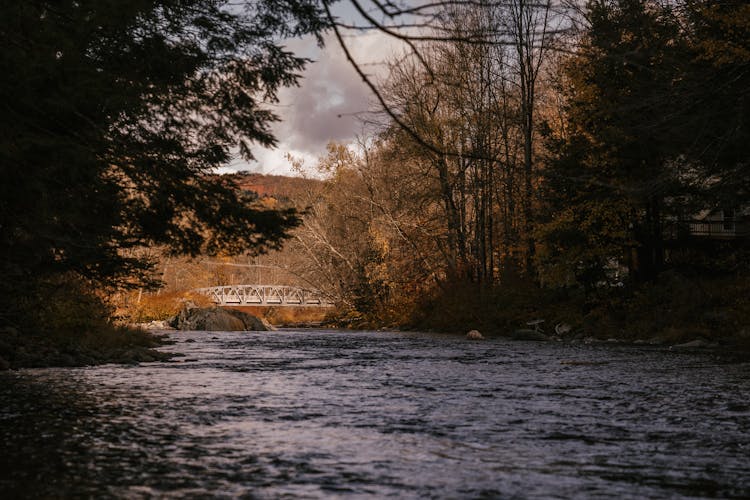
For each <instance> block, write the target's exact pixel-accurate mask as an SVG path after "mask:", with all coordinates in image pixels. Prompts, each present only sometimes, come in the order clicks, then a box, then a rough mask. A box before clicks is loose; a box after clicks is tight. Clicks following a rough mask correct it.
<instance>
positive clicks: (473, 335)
mask: <svg viewBox="0 0 750 500" xmlns="http://www.w3.org/2000/svg"><path fill="white" fill-rule="evenodd" d="M466 338H467V339H469V340H484V336H483V335H482V334H481V333H480V332H479V330H471V331H470V332H469V333H467V334H466Z"/></svg>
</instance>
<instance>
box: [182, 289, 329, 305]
mask: <svg viewBox="0 0 750 500" xmlns="http://www.w3.org/2000/svg"><path fill="white" fill-rule="evenodd" d="M195 291H196V292H198V293H200V294H203V295H206V296H207V297H208V298H210V299H211V300H212V301H213V302H214V303H215V304H217V305H220V306H276V307H285V306H286V307H332V306H333V305H334V304H333V301H332V300H330V299H329V298H328V297H327V296H326V295H325V294H323V293H322V292H320V291H318V290H310V289H305V288H299V287H293V286H280V285H223V286H212V287H207V288H198V289H196V290H195Z"/></svg>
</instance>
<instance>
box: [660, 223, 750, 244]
mask: <svg viewBox="0 0 750 500" xmlns="http://www.w3.org/2000/svg"><path fill="white" fill-rule="evenodd" d="M664 236H665V237H666V238H673V239H674V238H684V237H698V238H709V239H723V240H732V239H740V238H746V237H748V236H750V221H747V220H736V219H726V220H682V221H669V222H666V223H665V224H664Z"/></svg>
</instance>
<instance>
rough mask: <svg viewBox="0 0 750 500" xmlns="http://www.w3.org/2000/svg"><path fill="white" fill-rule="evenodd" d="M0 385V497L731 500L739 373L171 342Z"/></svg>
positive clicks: (298, 335) (748, 480) (742, 384)
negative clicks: (109, 361) (160, 358)
mask: <svg viewBox="0 0 750 500" xmlns="http://www.w3.org/2000/svg"><path fill="white" fill-rule="evenodd" d="M171 335H172V337H173V338H174V339H175V340H176V341H177V343H176V344H174V345H170V346H167V347H164V348H163V350H166V351H173V352H179V353H183V354H184V357H180V358H176V362H174V363H143V364H140V365H137V366H119V365H105V366H99V367H89V368H66V369H33V370H21V371H18V372H5V373H0V439H1V440H0V444H1V445H2V449H1V450H0V497H2V498H16V497H20V498H24V497H25V498H40V497H52V498H69V497H96V498H101V497H125V498H152V497H175V498H177V497H179V498H202V497H218V498H236V497H247V498H337V497H345V498H383V497H387V496H391V497H398V498H425V497H428V498H573V497H575V498H672V497H674V498H681V497H724V498H726V497H750V458H749V457H750V364H748V363H729V362H724V361H722V360H721V359H720V358H717V357H716V356H714V355H712V354H711V353H698V354H696V353H683V352H673V351H669V350H667V349H661V348H659V349H657V348H646V347H641V348H635V347H625V346H616V345H563V344H554V343H534V342H511V341H506V340H488V341H482V342H471V341H467V340H465V339H463V338H460V337H457V336H456V337H452V336H440V335H430V334H417V333H400V332H349V331H324V330H307V331H292V330H289V331H278V332H247V333H215V332H214V333H211V332H180V333H172V334H171Z"/></svg>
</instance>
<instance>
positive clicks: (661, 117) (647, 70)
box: [543, 0, 685, 280]
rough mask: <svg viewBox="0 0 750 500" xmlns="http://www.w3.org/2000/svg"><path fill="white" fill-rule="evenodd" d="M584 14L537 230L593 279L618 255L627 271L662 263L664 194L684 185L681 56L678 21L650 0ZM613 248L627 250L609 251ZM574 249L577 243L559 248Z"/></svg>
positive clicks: (593, 6) (642, 272)
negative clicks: (673, 137) (677, 98)
mask: <svg viewBox="0 0 750 500" xmlns="http://www.w3.org/2000/svg"><path fill="white" fill-rule="evenodd" d="M588 16H589V20H590V23H591V24H590V27H589V29H588V32H587V33H586V34H585V36H584V39H583V41H582V45H581V47H580V48H579V50H578V51H577V52H576V53H575V54H574V55H573V57H572V58H571V59H570V60H569V61H568V63H567V65H566V68H567V71H566V73H567V77H568V80H567V82H566V83H567V89H566V92H567V97H568V101H567V109H566V112H567V120H568V123H567V126H566V127H565V128H566V130H567V134H566V136H565V137H559V138H558V139H559V140H558V141H557V142H554V141H553V147H554V149H556V160H555V161H554V162H553V165H552V168H550V170H549V171H548V172H547V173H546V176H547V188H548V192H547V197H548V200H549V201H550V205H549V206H548V209H549V210H550V213H549V217H550V220H549V221H548V224H547V226H546V228H545V229H544V230H543V232H545V233H546V238H547V243H548V248H554V247H557V248H559V249H563V250H562V254H559V252H558V254H559V257H560V259H562V260H565V259H567V260H568V261H569V262H570V265H571V266H572V267H573V268H576V269H578V270H579V271H580V270H581V269H588V271H586V272H585V274H586V275H588V276H590V277H592V279H593V278H594V277H595V278H596V279H598V276H599V275H600V274H601V272H602V271H603V267H604V266H606V265H607V264H608V263H612V259H623V258H624V259H625V260H626V261H628V262H629V264H630V270H631V273H632V275H633V276H634V277H636V278H637V279H641V280H651V279H653V278H654V277H655V276H656V275H657V274H658V272H659V271H660V270H661V269H662V266H663V263H664V249H663V241H662V227H661V223H662V220H663V218H664V215H665V200H666V199H667V198H668V197H669V196H672V195H675V194H678V193H680V192H681V191H680V188H679V184H680V182H681V180H682V179H681V175H680V171H679V168H678V167H679V162H675V159H676V157H677V151H676V149H675V147H674V146H675V144H674V142H672V141H670V140H669V135H670V133H671V129H672V127H674V126H675V123H676V122H675V116H676V115H675V114H674V107H673V104H672V99H671V96H672V95H673V93H674V92H675V91H677V90H678V88H679V78H677V77H678V75H679V73H678V72H676V69H677V68H679V63H678V62H679V61H681V60H683V59H684V57H685V53H684V46H683V44H682V43H681V39H680V37H679V23H678V22H676V18H675V16H674V13H673V11H672V10H670V9H668V8H666V7H662V6H661V5H659V4H658V3H657V2H652V1H649V0H618V1H616V2H590V3H589V9H588ZM566 214H567V215H566ZM576 226H578V227H576ZM586 232H588V233H589V234H584V233H586ZM576 234H578V236H575V235H576ZM562 235H567V236H566V237H565V238H567V243H566V242H565V241H564V240H565V238H563V239H562V240H561V239H559V238H561V236H562ZM550 238H551V240H550ZM571 238H573V239H572V240H571ZM572 241H578V243H576V244H571V242H572ZM617 247H619V248H621V249H631V250H632V252H630V251H628V252H626V255H624V256H623V255H622V253H621V252H617V253H616V254H614V255H613V254H612V250H613V248H617ZM572 249H579V250H575V251H572V253H570V254H568V255H566V250H572ZM584 249H585V252H583V253H581V251H582V250H584ZM583 254H585V255H587V257H586V258H585V259H582V258H581V255H583ZM549 255H552V254H549V252H548V256H549ZM595 268H598V269H599V271H598V272H593V271H592V270H593V269H595ZM571 272H572V273H573V274H576V273H577V272H578V271H576V270H575V269H573V270H571Z"/></svg>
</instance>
